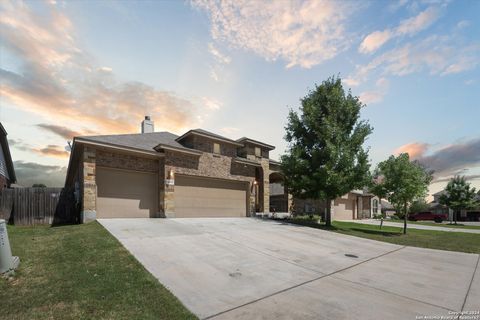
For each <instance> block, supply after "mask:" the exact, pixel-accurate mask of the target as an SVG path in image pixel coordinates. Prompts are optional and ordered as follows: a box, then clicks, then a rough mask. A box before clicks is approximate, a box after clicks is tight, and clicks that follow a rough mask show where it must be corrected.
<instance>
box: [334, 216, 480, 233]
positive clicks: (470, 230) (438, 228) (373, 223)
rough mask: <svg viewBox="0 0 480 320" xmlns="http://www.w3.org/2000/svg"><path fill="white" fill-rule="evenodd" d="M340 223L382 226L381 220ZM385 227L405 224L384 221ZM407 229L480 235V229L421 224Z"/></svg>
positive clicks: (399, 226)
mask: <svg viewBox="0 0 480 320" xmlns="http://www.w3.org/2000/svg"><path fill="white" fill-rule="evenodd" d="M340 221H345V222H354V223H362V224H371V225H375V226H379V225H380V220H374V219H365V220H340ZM383 225H384V226H389V227H398V228H403V223H398V222H390V221H387V220H383ZM407 227H408V228H410V229H420V230H434V231H446V232H464V233H477V234H480V229H462V228H447V227H440V226H438V227H435V226H424V225H421V224H414V223H408V224H407Z"/></svg>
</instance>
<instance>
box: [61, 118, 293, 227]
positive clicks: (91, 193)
mask: <svg viewBox="0 0 480 320" xmlns="http://www.w3.org/2000/svg"><path fill="white" fill-rule="evenodd" d="M141 128H142V130H141V133H139V134H121V135H101V136H81V137H75V138H74V140H73V144H72V151H71V154H70V160H69V166H68V171H67V177H66V182H65V185H66V187H70V188H73V189H74V190H75V195H76V199H77V201H78V204H79V206H80V211H81V221H82V222H86V221H91V220H94V219H96V218H114V217H118V218H121V217H129V218H130V217H132V218H133V217H245V216H249V215H251V214H252V213H253V212H269V209H270V204H269V202H270V194H269V184H270V180H269V178H270V175H271V174H272V175H275V174H276V172H275V171H272V172H271V171H270V163H272V161H271V160H270V159H269V151H271V150H273V149H274V147H273V146H271V145H269V144H266V143H263V142H260V141H256V140H253V139H249V138H240V139H238V140H231V139H229V138H226V137H223V136H220V135H217V134H214V133H211V132H208V131H205V130H202V129H194V130H190V131H188V132H186V133H185V134H183V135H181V136H177V135H175V134H172V133H169V132H154V127H153V121H151V120H150V117H145V120H144V121H142V124H141ZM285 207H287V204H285Z"/></svg>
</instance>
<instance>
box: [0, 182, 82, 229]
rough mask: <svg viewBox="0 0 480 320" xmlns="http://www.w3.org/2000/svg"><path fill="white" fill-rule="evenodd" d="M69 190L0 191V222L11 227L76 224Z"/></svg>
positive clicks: (74, 207) (72, 199)
mask: <svg viewBox="0 0 480 320" xmlns="http://www.w3.org/2000/svg"><path fill="white" fill-rule="evenodd" d="M77 213H78V211H77V210H76V206H75V197H74V194H73V191H72V190H69V189H66V188H18V189H4V190H2V191H0V219H5V220H7V221H8V222H9V223H13V224H15V225H35V224H62V223H75V222H77V217H78V214H77Z"/></svg>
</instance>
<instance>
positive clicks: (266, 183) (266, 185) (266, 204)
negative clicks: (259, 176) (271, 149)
mask: <svg viewBox="0 0 480 320" xmlns="http://www.w3.org/2000/svg"><path fill="white" fill-rule="evenodd" d="M261 165H262V171H263V181H259V183H263V212H264V213H267V214H268V213H269V212H270V162H269V160H268V159H262V161H261Z"/></svg>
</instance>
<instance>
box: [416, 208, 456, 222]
mask: <svg viewBox="0 0 480 320" xmlns="http://www.w3.org/2000/svg"><path fill="white" fill-rule="evenodd" d="M447 219H448V217H447V215H446V214H437V213H433V212H428V211H426V212H417V213H410V214H409V215H408V220H411V221H419V220H433V221H435V222H442V221H444V220H447Z"/></svg>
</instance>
